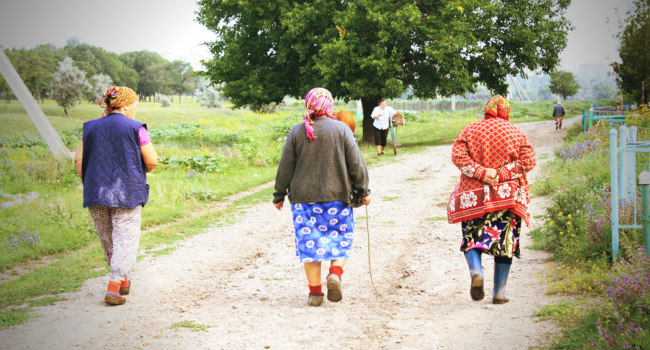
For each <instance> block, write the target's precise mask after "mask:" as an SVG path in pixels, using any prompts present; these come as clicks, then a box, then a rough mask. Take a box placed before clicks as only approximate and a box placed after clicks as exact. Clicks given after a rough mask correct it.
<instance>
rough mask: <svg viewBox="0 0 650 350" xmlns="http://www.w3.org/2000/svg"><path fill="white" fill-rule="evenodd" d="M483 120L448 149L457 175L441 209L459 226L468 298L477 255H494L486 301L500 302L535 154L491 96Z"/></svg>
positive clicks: (477, 293)
mask: <svg viewBox="0 0 650 350" xmlns="http://www.w3.org/2000/svg"><path fill="white" fill-rule="evenodd" d="M484 115H485V116H484V119H482V120H479V121H476V122H473V123H471V124H469V125H468V126H467V127H466V128H465V129H464V130H463V131H462V132H461V133H460V135H459V136H458V138H457V139H456V142H455V143H454V146H453V148H452V156H451V159H452V162H453V163H454V165H456V167H458V169H459V170H460V171H461V177H460V182H459V183H458V185H456V188H454V191H453V192H452V194H451V197H450V199H449V205H448V207H447V216H448V219H449V223H452V224H453V223H458V222H460V223H461V227H462V236H463V239H462V243H461V246H460V250H461V251H462V252H463V253H464V254H465V259H466V260H467V264H468V266H469V273H470V277H471V285H470V295H471V297H472V299H474V300H482V299H483V297H484V295H485V293H484V289H483V268H482V265H481V254H482V253H486V254H489V255H492V256H494V290H493V295H492V303H494V304H503V303H507V302H508V301H509V299H508V297H506V283H507V281H508V274H509V272H510V266H511V264H512V258H513V257H517V258H519V257H520V253H519V252H520V249H519V234H520V231H521V221H522V220H523V221H524V222H526V225H529V223H530V221H529V220H530V214H529V213H528V206H529V204H530V197H529V190H528V180H527V178H526V174H527V173H528V172H529V171H530V170H531V169H533V168H534V167H535V163H536V159H535V150H534V149H533V146H531V145H530V143H529V142H528V138H527V137H526V135H525V134H524V133H523V131H521V130H520V129H519V128H517V127H516V126H514V125H513V124H511V123H510V122H509V121H508V118H509V117H510V104H509V102H508V100H506V99H505V98H504V97H503V96H500V95H497V96H494V97H492V98H491V99H490V100H489V101H488V103H487V105H486V106H485V114H484Z"/></svg>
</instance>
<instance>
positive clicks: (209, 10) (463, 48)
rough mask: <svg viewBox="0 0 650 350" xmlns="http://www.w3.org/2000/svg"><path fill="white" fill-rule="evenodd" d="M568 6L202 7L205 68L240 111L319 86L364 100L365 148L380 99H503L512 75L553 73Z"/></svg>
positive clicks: (550, 1)
mask: <svg viewBox="0 0 650 350" xmlns="http://www.w3.org/2000/svg"><path fill="white" fill-rule="evenodd" d="M569 3H570V1H569V0H519V1H508V2H504V1H491V0H471V1H459V0H442V1H440V0H438V1H389V0H357V1H322V0H316V1H263V2H258V1H253V0H238V1H233V0H200V1H199V3H198V4H199V11H198V12H197V19H198V21H199V22H200V23H202V24H203V25H204V26H206V27H207V28H208V29H210V30H212V31H214V32H215V33H216V34H217V40H215V41H214V42H210V43H208V46H209V49H210V51H211V53H212V55H213V57H212V59H210V60H208V61H206V62H204V64H205V65H206V68H207V69H206V72H205V75H206V76H208V77H209V78H210V79H211V81H212V83H213V84H221V83H225V86H224V88H223V93H224V95H225V96H227V97H229V98H230V99H231V101H232V102H233V103H234V106H235V107H244V106H252V107H253V108H259V107H261V106H263V105H265V104H269V103H272V102H276V103H277V102H280V101H282V99H283V98H284V96H286V95H290V96H293V97H296V98H302V97H304V94H306V93H307V91H309V90H310V89H311V88H313V87H315V86H323V87H326V88H328V89H329V90H330V91H332V94H333V95H334V96H335V97H337V98H342V99H344V100H346V101H348V100H351V99H352V100H356V99H360V100H361V101H362V104H363V109H364V139H368V138H369V137H370V133H371V131H370V127H369V126H370V125H371V123H372V120H371V118H370V115H369V114H370V110H371V107H373V106H375V105H376V104H377V100H378V99H379V97H385V98H395V97H398V96H400V95H401V94H402V93H403V92H404V91H406V90H407V89H408V90H409V91H411V92H412V94H413V96H415V97H419V98H433V97H436V96H438V95H442V96H449V95H453V94H463V93H465V92H473V91H475V89H476V87H477V85H478V84H479V83H484V84H485V85H486V86H487V87H488V88H489V89H491V90H493V91H494V92H501V93H505V90H506V88H507V83H506V76H507V75H508V74H513V75H525V74H526V71H527V70H530V71H535V70H541V71H543V72H547V73H549V72H551V71H552V70H553V68H554V67H555V66H556V65H557V63H558V62H559V57H558V55H559V52H560V51H561V50H562V49H564V47H565V46H566V35H567V30H569V29H570V28H571V27H570V24H569V23H568V21H567V20H566V18H565V12H566V8H567V6H568V5H569Z"/></svg>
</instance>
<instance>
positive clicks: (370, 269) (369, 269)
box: [365, 205, 382, 298]
mask: <svg viewBox="0 0 650 350" xmlns="http://www.w3.org/2000/svg"><path fill="white" fill-rule="evenodd" d="M365 207H366V232H368V272H370V283H372V288H373V289H374V290H375V293H377V295H378V296H379V297H380V298H381V297H382V296H381V293H379V291H378V290H377V287H375V281H374V280H373V279H372V265H371V264H370V225H369V224H368V205H366V206H365Z"/></svg>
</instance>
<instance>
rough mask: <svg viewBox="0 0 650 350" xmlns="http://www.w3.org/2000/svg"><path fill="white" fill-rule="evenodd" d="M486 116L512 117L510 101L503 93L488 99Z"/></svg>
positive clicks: (506, 118)
mask: <svg viewBox="0 0 650 350" xmlns="http://www.w3.org/2000/svg"><path fill="white" fill-rule="evenodd" d="M485 118H501V119H505V120H508V119H509V118H510V102H508V100H506V98H505V97H503V96H501V95H496V96H494V97H492V98H491V99H489V100H488V102H487V104H486V105H485Z"/></svg>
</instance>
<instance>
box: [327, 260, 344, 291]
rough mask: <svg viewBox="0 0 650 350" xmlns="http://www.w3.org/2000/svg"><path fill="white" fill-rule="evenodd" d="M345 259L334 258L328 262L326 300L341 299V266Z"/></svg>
mask: <svg viewBox="0 0 650 350" xmlns="http://www.w3.org/2000/svg"><path fill="white" fill-rule="evenodd" d="M346 261H347V259H336V260H332V262H331V263H330V271H329V274H328V275H327V300H329V301H334V302H336V301H341V299H343V290H342V289H341V276H342V275H343V266H344V265H345V262H346Z"/></svg>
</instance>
